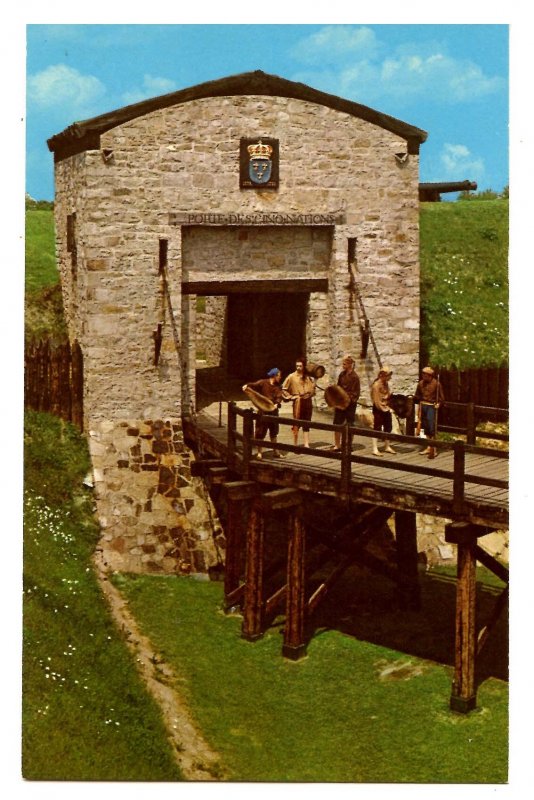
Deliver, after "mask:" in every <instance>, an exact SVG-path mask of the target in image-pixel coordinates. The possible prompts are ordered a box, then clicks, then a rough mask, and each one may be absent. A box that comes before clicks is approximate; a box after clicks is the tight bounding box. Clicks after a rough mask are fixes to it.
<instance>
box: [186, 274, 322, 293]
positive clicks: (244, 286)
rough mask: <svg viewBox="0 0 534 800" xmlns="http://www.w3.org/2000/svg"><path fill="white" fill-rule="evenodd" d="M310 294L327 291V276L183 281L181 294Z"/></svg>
mask: <svg viewBox="0 0 534 800" xmlns="http://www.w3.org/2000/svg"><path fill="white" fill-rule="evenodd" d="M277 292H278V293H283V294H287V293H289V292H290V293H292V294H293V293H295V292H300V293H304V294H310V293H311V292H328V278H295V279H292V280H265V281H263V280H242V281H239V280H238V281H184V282H183V283H182V294H196V295H207V296H209V297H213V296H220V295H228V294H267V293H269V294H272V293H277Z"/></svg>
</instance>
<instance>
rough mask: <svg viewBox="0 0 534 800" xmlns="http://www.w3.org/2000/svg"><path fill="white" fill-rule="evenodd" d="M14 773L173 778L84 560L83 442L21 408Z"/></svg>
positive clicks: (162, 738) (93, 539) (90, 527)
mask: <svg viewBox="0 0 534 800" xmlns="http://www.w3.org/2000/svg"><path fill="white" fill-rule="evenodd" d="M24 446H25V488H24V521H25V526H24V528H25V530H24V602H23V720H22V721H23V739H22V759H23V775H24V777H25V778H27V779H30V780H32V779H33V780H70V781H80V780H122V781H127V780H146V781H149V780H160V781H161V780H180V779H181V775H180V771H179V769H178V767H177V766H176V763H175V761H174V759H173V755H172V753H171V750H170V745H169V744H168V741H167V738H166V734H165V730H164V727H163V722H162V719H161V715H160V712H159V709H158V708H157V707H156V705H155V703H154V702H153V701H152V699H151V698H150V697H149V696H148V695H147V693H146V691H145V688H144V686H143V685H142V683H141V680H140V678H139V676H138V673H137V671H136V668H135V664H134V662H133V659H132V657H131V655H130V653H129V651H128V650H127V646H126V643H125V642H124V640H123V638H122V637H121V635H120V634H119V632H118V631H117V628H116V626H115V625H114V623H113V620H112V618H111V615H110V613H109V611H108V608H107V605H106V603H105V601H104V598H103V595H102V593H101V591H100V588H99V586H98V584H97V580H96V576H95V572H94V570H93V568H92V562H91V556H92V554H93V552H94V549H95V545H96V543H97V540H98V529H97V525H96V522H95V520H94V517H93V499H92V497H91V495H90V492H89V491H88V490H86V489H83V487H82V480H83V477H84V475H85V473H86V471H87V470H88V468H89V458H88V453H87V446H86V443H85V441H84V440H83V438H82V437H81V436H80V434H79V433H78V432H77V431H76V430H75V429H74V428H73V427H72V426H71V425H69V424H66V423H63V422H62V421H61V420H59V419H57V418H55V417H52V416H51V415H48V414H39V413H36V412H31V411H30V412H27V413H26V421H25V432H24Z"/></svg>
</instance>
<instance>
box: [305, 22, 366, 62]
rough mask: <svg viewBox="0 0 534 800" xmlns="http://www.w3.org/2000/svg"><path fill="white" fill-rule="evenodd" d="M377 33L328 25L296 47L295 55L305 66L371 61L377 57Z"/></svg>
mask: <svg viewBox="0 0 534 800" xmlns="http://www.w3.org/2000/svg"><path fill="white" fill-rule="evenodd" d="M377 47H378V44H377V40H376V34H375V33H374V31H373V30H371V28H365V27H363V28H355V27H353V26H350V25H327V26H326V27H325V28H322V29H321V30H320V31H317V32H316V33H312V34H311V35H310V36H307V37H306V38H305V39H301V41H300V42H298V44H297V45H296V46H295V47H294V49H293V51H292V54H293V56H294V57H295V58H296V59H297V60H298V61H301V62H302V63H303V64H325V63H336V62H340V61H343V62H344V61H346V60H347V58H354V59H360V60H361V59H367V58H374V57H375V56H376V54H377Z"/></svg>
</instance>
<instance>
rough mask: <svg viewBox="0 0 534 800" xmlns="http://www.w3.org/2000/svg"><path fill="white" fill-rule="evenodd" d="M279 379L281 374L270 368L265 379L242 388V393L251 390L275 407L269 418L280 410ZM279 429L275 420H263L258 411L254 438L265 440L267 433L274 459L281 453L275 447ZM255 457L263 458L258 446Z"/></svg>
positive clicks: (280, 390)
mask: <svg viewBox="0 0 534 800" xmlns="http://www.w3.org/2000/svg"><path fill="white" fill-rule="evenodd" d="M281 378H282V373H281V372H280V370H279V369H278V367H272V368H271V369H270V370H269V371H268V372H267V377H266V378H260V380H259V381H255V382H254V383H245V384H244V386H243V387H242V388H243V391H244V392H246V391H247V390H248V389H252V390H253V391H254V392H257V393H258V394H259V395H261V396H262V397H265V398H267V400H268V401H269V402H270V403H272V404H273V405H274V406H275V408H274V409H273V410H272V411H269V412H268V414H269V416H271V417H277V416H278V409H279V408H280V404H281V402H282V389H281V387H280V380H281ZM279 428H280V426H279V424H278V422H277V421H276V420H271V419H270V420H266V419H264V418H263V416H262V414H261V410H260V414H259V416H258V418H257V419H256V431H255V438H256V439H265V436H266V435H267V431H269V438H270V440H271V442H272V444H273V455H274V456H275V458H280V456H281V453H280V452H279V451H278V450H277V449H276V447H275V445H276V442H277V438H278V432H279ZM256 457H257V458H259V459H261V458H263V456H262V448H261V447H260V446H258V452H257V456H256Z"/></svg>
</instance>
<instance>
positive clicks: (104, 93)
mask: <svg viewBox="0 0 534 800" xmlns="http://www.w3.org/2000/svg"><path fill="white" fill-rule="evenodd" d="M299 16H300V17H301V16H302V15H299ZM26 34H27V36H26V47H27V63H26V77H27V87H26V92H27V94H26V101H27V107H26V139H27V151H26V191H27V192H28V193H29V194H30V195H31V196H32V197H34V198H35V199H37V200H41V199H46V200H51V199H53V191H54V189H53V160H52V155H51V153H50V152H49V151H48V148H47V146H46V139H47V138H49V137H50V136H52V135H53V134H56V133H58V132H59V131H61V130H63V129H64V128H65V127H66V126H67V125H70V124H71V123H72V122H74V121H76V120H81V119H87V118H89V117H93V116H96V115H98V114H102V113H105V112H107V111H111V110H113V109H116V108H120V107H122V106H124V105H127V104H129V103H134V102H137V101H139V100H143V99H146V98H149V97H156V96H157V95H161V94H166V93H168V92H172V91H176V90H178V89H182V88H185V87H188V86H194V85H195V84H197V83H201V82H203V81H207V80H213V79H216V78H222V77H226V76H228V75H235V74H237V73H240V72H247V71H249V70H255V69H261V70H264V71H265V72H269V73H272V74H274V75H279V76H281V77H284V78H288V79H289V80H295V81H302V82H303V83H306V84H308V85H309V86H313V87H314V88H317V89H321V90H323V91H326V92H330V93H332V94H336V95H339V96H341V97H346V98H348V99H350V100H354V101H356V102H359V103H363V104H364V105H368V106H370V107H372V108H374V109H376V110H378V111H382V112H385V113H387V114H390V115H391V116H394V117H397V118H398V119H401V120H403V121H405V122H408V123H410V124H412V125H416V126H418V127H420V128H423V129H424V130H426V131H427V132H428V134H429V135H428V139H427V141H426V142H425V143H424V144H423V146H422V148H421V165H420V179H421V180H422V181H449V180H465V179H469V180H473V181H476V182H477V184H478V187H479V190H483V189H487V188H492V189H494V190H496V191H501V190H502V189H503V187H504V186H506V185H507V184H508V182H509V173H508V153H509V140H508V84H509V80H508V56H509V52H508V50H509V48H508V34H509V30H508V25H506V24H468V25H467V24H437V25H436V24H394V25H391V24H378V25H375V24H352V23H337V24H331V23H325V24H307V25H300V24H243V25H235V24H228V25H226V24H210V25H199V24H186V25H174V24H151V25H147V24H125V25H117V24H110V25H94V24H87V25H82V24H72V25H71V24H53V25H48V24H31V25H28V26H27V29H26Z"/></svg>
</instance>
